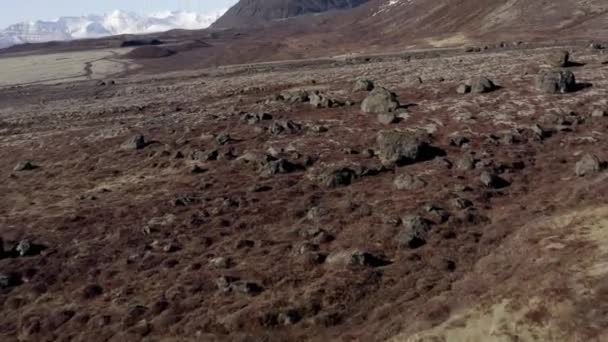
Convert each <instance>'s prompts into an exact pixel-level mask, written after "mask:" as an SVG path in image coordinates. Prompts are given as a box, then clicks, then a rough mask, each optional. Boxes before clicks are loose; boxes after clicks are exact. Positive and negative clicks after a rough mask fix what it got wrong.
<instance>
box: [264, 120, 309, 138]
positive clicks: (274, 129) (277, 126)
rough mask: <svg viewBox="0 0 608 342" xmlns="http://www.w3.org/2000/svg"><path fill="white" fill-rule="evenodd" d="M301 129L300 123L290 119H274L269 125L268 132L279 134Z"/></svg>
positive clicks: (293, 132)
mask: <svg viewBox="0 0 608 342" xmlns="http://www.w3.org/2000/svg"><path fill="white" fill-rule="evenodd" d="M301 130H302V125H300V124H299V123H296V122H294V121H292V120H285V121H275V122H273V123H272V125H271V126H270V130H269V131H270V134H272V135H281V134H295V133H298V132H300V131H301Z"/></svg>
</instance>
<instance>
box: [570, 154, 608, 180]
mask: <svg viewBox="0 0 608 342" xmlns="http://www.w3.org/2000/svg"><path fill="white" fill-rule="evenodd" d="M601 170H602V162H601V161H600V159H599V158H598V157H597V156H595V155H592V154H588V153H587V154H585V155H584V156H583V157H582V158H581V159H580V160H579V161H578V162H577V163H576V165H575V166H574V172H575V173H576V175H577V176H578V177H584V176H588V175H591V174H594V173H597V172H600V171H601Z"/></svg>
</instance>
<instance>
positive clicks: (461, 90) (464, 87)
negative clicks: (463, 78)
mask: <svg viewBox="0 0 608 342" xmlns="http://www.w3.org/2000/svg"><path fill="white" fill-rule="evenodd" d="M470 92H471V86H470V85H468V84H461V85H459V86H458V88H456V93H458V94H461V95H464V94H468V93H470Z"/></svg>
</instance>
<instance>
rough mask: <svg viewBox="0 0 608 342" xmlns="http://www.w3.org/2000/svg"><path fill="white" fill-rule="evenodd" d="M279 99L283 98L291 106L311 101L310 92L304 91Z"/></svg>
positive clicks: (280, 96) (285, 94) (291, 92)
mask: <svg viewBox="0 0 608 342" xmlns="http://www.w3.org/2000/svg"><path fill="white" fill-rule="evenodd" d="M278 98H282V99H283V100H284V101H285V102H288V103H291V104H294V103H303V102H308V100H309V96H308V92H307V91H305V90H302V89H300V90H296V91H290V92H286V93H283V94H281V95H279V96H278Z"/></svg>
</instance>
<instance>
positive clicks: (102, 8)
mask: <svg viewBox="0 0 608 342" xmlns="http://www.w3.org/2000/svg"><path fill="white" fill-rule="evenodd" d="M2 2H4V3H5V5H4V6H2V10H1V11H0V28H3V27H6V26H8V25H11V24H15V23H18V22H22V21H27V20H52V19H56V18H58V17H62V16H80V15H87V14H104V13H109V12H111V11H113V10H116V9H120V10H125V11H131V12H136V13H139V14H146V13H154V12H161V11H167V10H171V11H173V10H187V11H194V12H201V13H205V12H211V11H214V10H218V9H221V8H227V7H230V6H231V5H233V4H234V3H236V0H0V3H2Z"/></svg>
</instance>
